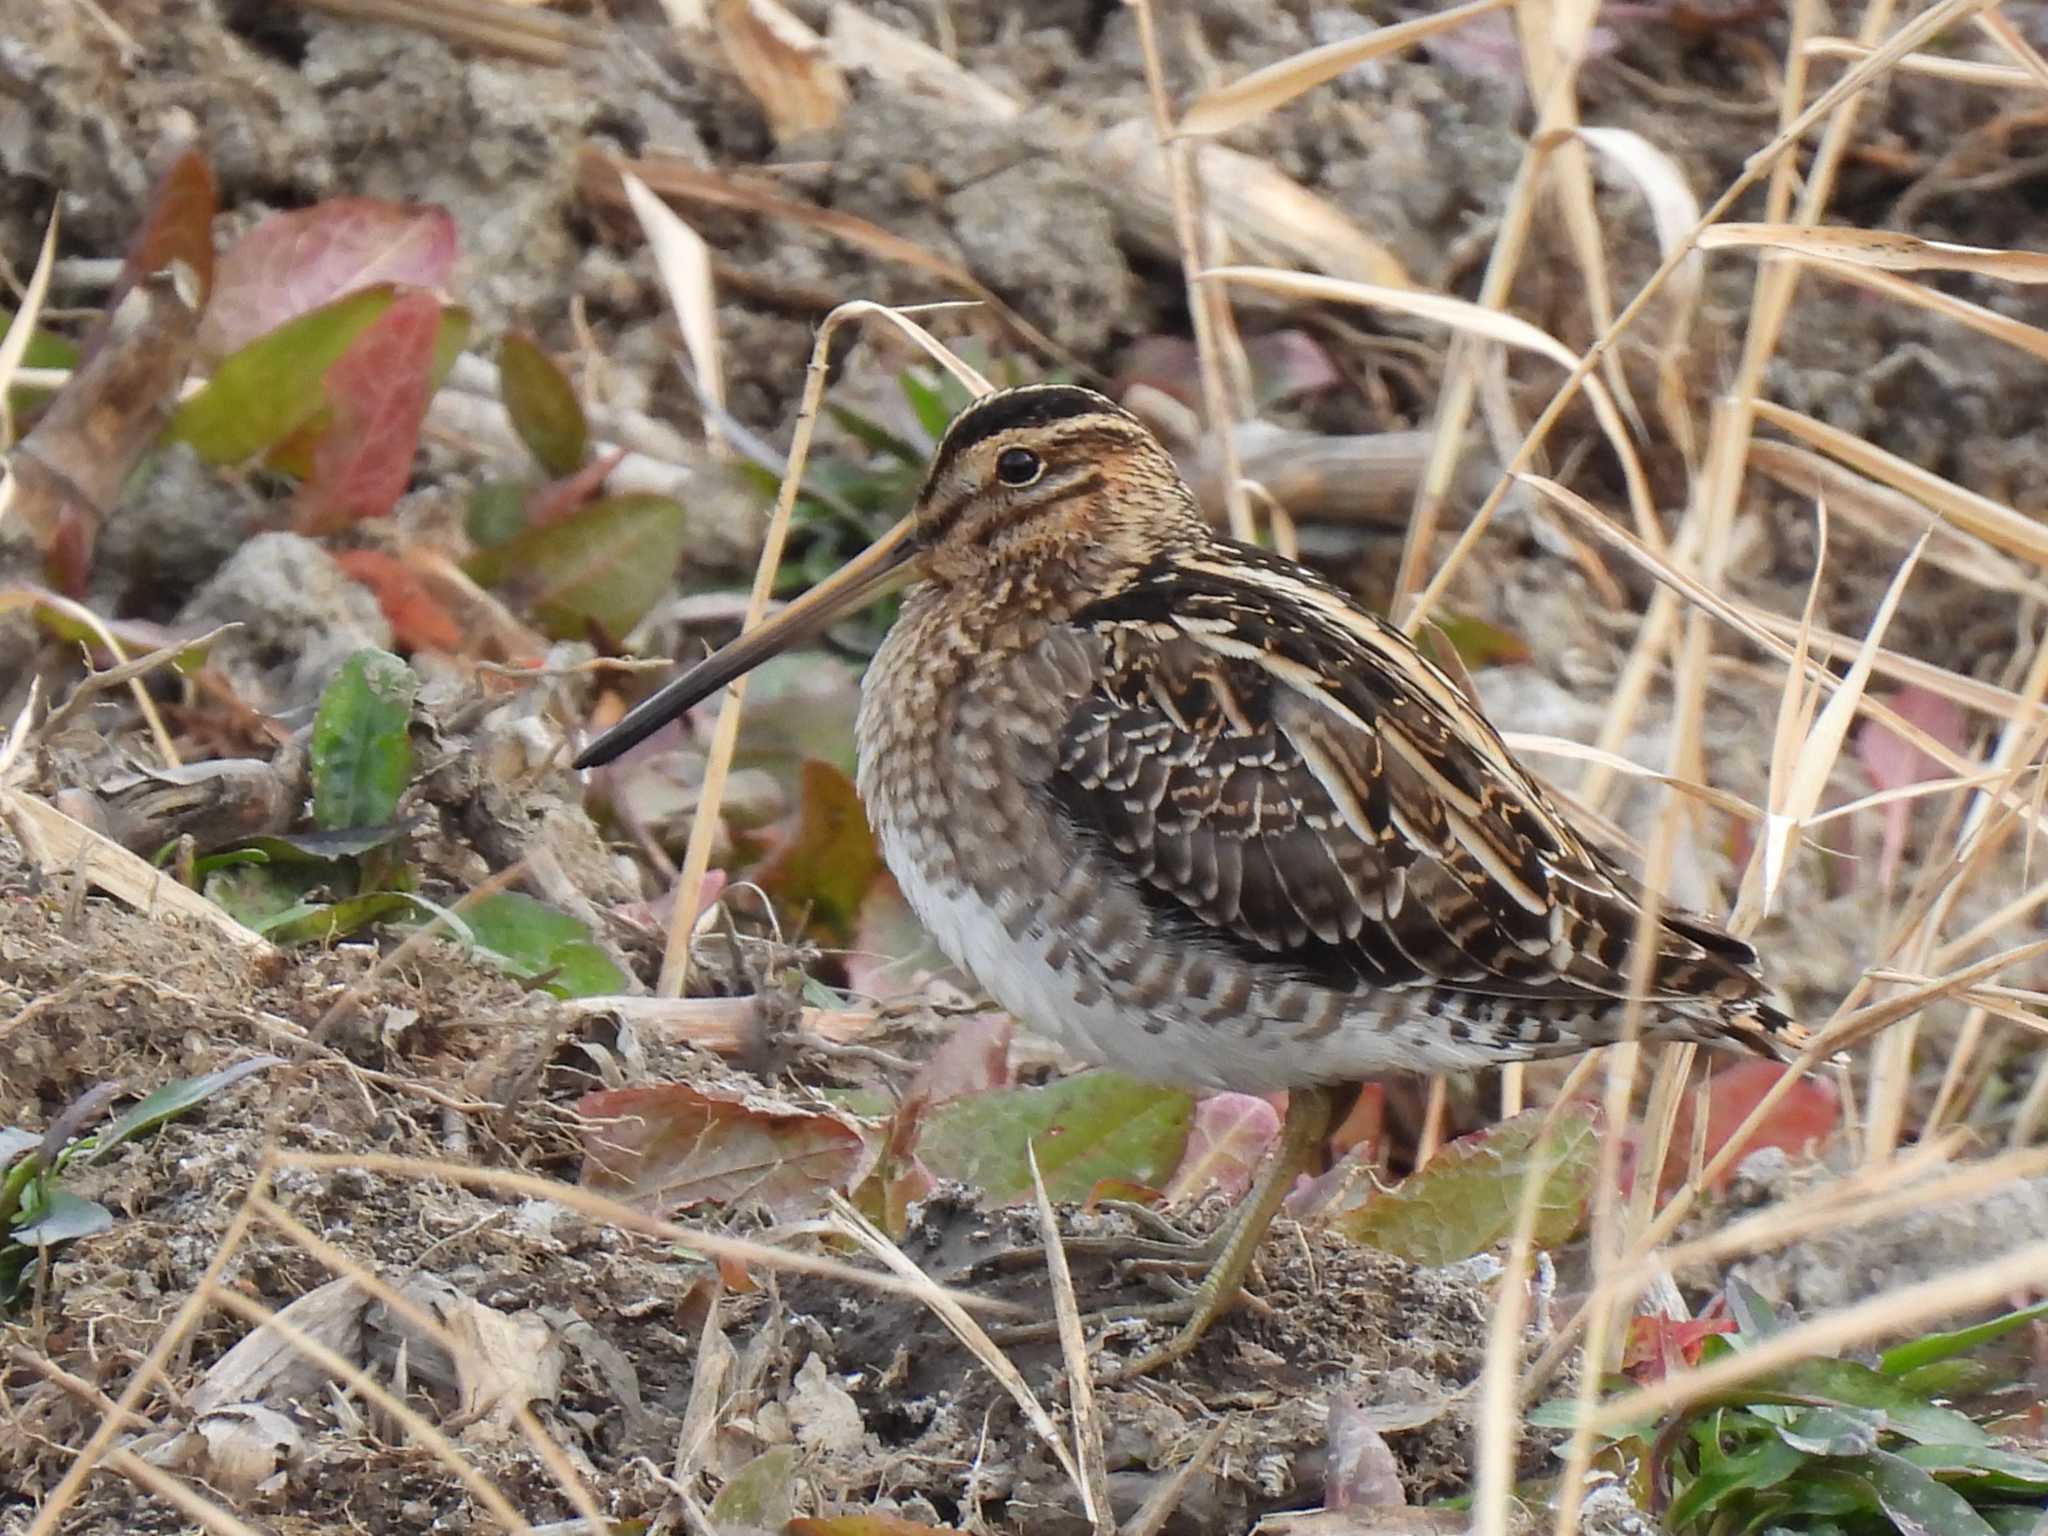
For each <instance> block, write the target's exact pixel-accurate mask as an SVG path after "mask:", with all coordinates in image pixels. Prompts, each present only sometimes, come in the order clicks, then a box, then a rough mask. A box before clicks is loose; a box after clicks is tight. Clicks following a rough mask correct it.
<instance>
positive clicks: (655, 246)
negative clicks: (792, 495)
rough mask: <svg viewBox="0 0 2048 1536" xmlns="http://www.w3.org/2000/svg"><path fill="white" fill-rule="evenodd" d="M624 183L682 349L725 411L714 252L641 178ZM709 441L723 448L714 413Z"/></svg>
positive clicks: (624, 178) (709, 417) (708, 419)
mask: <svg viewBox="0 0 2048 1536" xmlns="http://www.w3.org/2000/svg"><path fill="white" fill-rule="evenodd" d="M619 181H620V184H621V185H623V186H624V187H625V189H626V201H627V202H629V203H630V204H632V206H633V213H634V216H635V217H636V218H638V219H639V220H640V228H641V230H642V231H643V232H644V233H645V234H646V236H647V244H648V246H649V247H650V248H651V249H652V250H653V252H654V266H655V270H656V271H658V272H660V273H661V281H662V286H663V287H665V288H666V289H667V290H668V302H669V306H670V308H672V309H673V310H674V311H675V315H676V323H677V324H678V325H679V326H681V327H682V332H683V346H684V347H685V348H686V349H687V350H688V351H689V354H690V365H691V367H692V368H694V369H695V371H696V374H697V383H698V385H699V387H700V388H702V389H703V391H704V393H705V394H706V395H707V396H708V397H709V398H710V400H711V403H712V404H713V405H715V406H717V407H718V409H719V410H720V411H723V410H724V409H725V364H724V361H723V359H722V358H721V357H720V354H719V349H718V297H717V294H716V293H715V292H714V290H713V288H712V286H711V248H710V247H709V246H707V245H705V243H704V237H703V236H702V235H700V234H698V233H697V231H695V230H694V229H692V228H690V226H689V225H687V224H685V223H684V222H683V221H682V219H681V218H679V217H678V216H677V214H676V211H675V210H674V209H673V208H671V207H669V205H668V204H667V203H664V202H663V201H662V200H661V199H660V198H658V197H656V196H655V195H654V193H653V191H652V190H651V189H649V187H648V185H647V183H646V182H644V181H642V180H641V179H640V178H639V177H638V176H635V175H634V174H633V173H632V172H631V171H621V172H620V173H619ZM704 435H705V436H706V437H707V438H708V439H709V440H710V442H711V444H712V446H713V447H714V448H715V447H717V446H718V445H719V443H720V437H719V432H718V427H717V425H716V422H715V416H714V413H711V412H706V413H705V421H704Z"/></svg>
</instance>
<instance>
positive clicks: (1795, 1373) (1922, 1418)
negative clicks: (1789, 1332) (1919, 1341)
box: [1754, 1360, 1991, 1445]
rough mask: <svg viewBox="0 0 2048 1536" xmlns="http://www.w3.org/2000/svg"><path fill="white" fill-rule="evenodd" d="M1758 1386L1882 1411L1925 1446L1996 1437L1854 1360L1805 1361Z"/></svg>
mask: <svg viewBox="0 0 2048 1536" xmlns="http://www.w3.org/2000/svg"><path fill="white" fill-rule="evenodd" d="M1754 1385H1755V1386H1757V1387H1758V1388H1762V1389H1765V1390H1769V1391H1774V1392H1790V1393H1796V1394H1798V1395H1799V1396H1801V1397H1817V1398H1821V1399H1823V1400H1824V1401H1826V1402H1829V1403H1834V1404H1839V1405H1843V1406H1846V1407H1850V1408H1878V1409H1882V1410H1883V1411H1884V1414H1885V1417H1886V1419H1887V1420H1888V1421H1889V1423H1888V1424H1887V1426H1886V1427H1887V1428H1890V1429H1893V1430H1896V1431H1897V1432H1898V1433H1899V1434H1902V1435H1904V1436H1905V1437H1906V1438H1907V1439H1909V1440H1917V1441H1919V1442H1920V1443H1921V1444H1923V1445H1942V1444H1953V1445H1988V1444H1989V1443H1990V1439H1991V1437H1990V1436H1989V1435H1987V1434H1986V1433H1985V1432H1984V1431H1983V1430H1982V1429H1981V1428H1979V1427H1978V1426H1977V1424H1975V1423H1974V1422H1973V1421H1972V1420H1970V1419H1969V1418H1967V1417H1966V1416H1964V1415H1963V1414H1960V1413H1957V1412H1956V1411H1955V1410H1954V1409H1953V1408H1941V1407H1937V1406H1936V1405H1935V1404H1933V1403H1930V1402H1927V1401H1926V1400H1925V1399H1923V1398H1918V1397H1915V1396H1914V1395H1913V1394H1912V1393H1910V1392H1908V1391H1907V1390H1906V1389H1905V1388H1904V1387H1902V1386H1900V1385H1899V1384H1898V1383H1897V1382H1896V1381H1893V1380H1892V1379H1891V1378H1890V1377H1888V1376H1880V1375H1879V1374H1878V1373H1877V1372H1876V1371H1873V1370H1872V1369H1871V1368H1870V1367H1869V1366H1867V1365H1858V1364H1857V1363H1856V1362H1855V1361H1853V1360H1801V1361H1799V1362H1797V1363H1796V1364H1793V1365H1788V1366H1786V1367H1785V1368H1784V1369H1783V1370H1781V1371H1773V1372H1770V1373H1769V1374H1768V1375H1765V1376H1762V1377H1759V1378H1758V1379H1757V1380H1756V1382H1755V1383H1754Z"/></svg>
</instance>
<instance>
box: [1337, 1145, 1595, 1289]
mask: <svg viewBox="0 0 2048 1536" xmlns="http://www.w3.org/2000/svg"><path fill="white" fill-rule="evenodd" d="M1546 1113H1547V1111H1545V1110H1540V1109H1532V1110H1527V1111H1525V1112H1523V1113H1522V1114H1519V1115H1516V1116H1514V1117H1513V1118H1512V1119H1508V1120H1503V1121H1501V1122H1500V1123H1498V1124H1497V1125H1494V1126H1491V1127H1489V1128H1488V1129H1486V1130H1484V1131H1478V1132H1475V1133H1473V1134H1472V1135H1470V1136H1463V1137H1460V1138H1459V1139H1458V1140H1456V1141H1454V1142H1451V1143H1450V1144H1449V1145H1448V1146H1446V1147H1444V1148H1443V1150H1442V1151H1440V1152H1438V1153H1437V1155H1436V1156H1435V1157H1433V1158H1431V1159H1430V1160H1429V1162H1428V1163H1427V1164H1425V1165H1424V1166H1423V1167H1422V1168H1420V1169H1418V1170H1417V1171H1416V1172H1414V1173H1412V1174H1410V1175H1409V1176H1408V1177H1407V1178H1406V1179H1404V1180H1402V1181H1401V1183H1400V1184H1399V1185H1397V1186H1396V1187H1395V1188H1393V1189H1390V1190H1377V1191H1374V1192H1373V1193H1372V1194H1370V1195H1368V1196H1367V1197H1366V1199H1365V1202H1364V1203H1363V1204H1362V1205H1359V1206H1357V1207H1356V1208H1354V1209H1352V1210H1348V1211H1345V1212H1342V1213H1341V1214H1339V1215H1337V1216H1335V1217H1333V1218H1331V1222H1330V1225H1331V1226H1332V1227H1334V1228H1335V1229H1336V1230H1337V1231H1339V1232H1341V1233H1343V1234H1344V1235H1345V1236H1346V1237H1349V1238H1351V1239H1353V1240H1354V1241H1356V1242H1361V1243H1365V1244H1367V1245H1368V1246H1370V1247H1374V1248H1378V1249H1380V1250H1381V1251H1382V1252H1385V1253H1391V1254H1395V1255H1397V1256H1399V1257H1401V1258H1404V1259H1407V1260H1408V1261H1409V1262H1410V1263H1414V1264H1431V1265H1434V1264H1453V1263H1456V1262H1457V1261H1458V1260H1460V1259H1468V1258H1470V1257H1472V1255H1474V1254H1475V1253H1483V1252H1485V1251H1486V1250H1487V1249H1488V1248H1491V1247H1493V1246H1494V1245H1495V1244H1496V1243H1500V1242H1503V1241H1506V1240H1507V1239H1508V1238H1509V1237H1510V1235H1511V1234H1512V1233H1513V1231H1514V1225H1515V1216H1516V1213H1517V1211H1518V1209H1519V1207H1520V1202H1521V1199H1522V1185H1523V1181H1524V1180H1525V1179H1527V1178H1529V1177H1530V1176H1532V1175H1535V1176H1538V1177H1541V1178H1542V1180H1543V1184H1542V1193H1541V1194H1540V1195H1538V1197H1537V1200H1538V1206H1537V1217H1536V1229H1535V1240H1536V1242H1537V1244H1538V1245H1539V1246H1542V1247H1554V1246H1555V1245H1557V1244H1559V1243H1562V1242H1565V1241H1567V1240H1569V1239H1570V1238H1571V1236H1572V1234H1573V1233H1575V1232H1577V1231H1578V1229H1579V1223H1580V1222H1581V1220H1583V1218H1584V1216H1585V1211H1586V1202H1587V1200H1588V1198H1589V1197H1590V1196H1591V1194H1592V1189H1593V1171H1594V1165H1595V1162H1596V1161H1597V1159H1598V1156H1599V1138H1598V1137H1597V1135H1596V1134H1595V1130H1594V1120H1593V1115H1592V1113H1591V1112H1590V1111H1588V1110H1584V1109H1580V1108H1566V1109H1564V1110H1562V1111H1560V1112H1559V1114H1558V1116H1557V1120H1556V1123H1555V1125H1554V1126H1553V1127H1552V1129H1551V1132H1550V1135H1549V1136H1548V1137H1545V1136H1544V1135H1543V1123H1544V1117H1545V1115H1546ZM1539 1142H1540V1143H1541V1144H1540V1145H1539Z"/></svg>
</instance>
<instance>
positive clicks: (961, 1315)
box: [832, 1195, 1088, 1503]
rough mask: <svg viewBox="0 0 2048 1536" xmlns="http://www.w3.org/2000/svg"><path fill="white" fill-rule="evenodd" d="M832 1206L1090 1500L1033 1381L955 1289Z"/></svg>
mask: <svg viewBox="0 0 2048 1536" xmlns="http://www.w3.org/2000/svg"><path fill="white" fill-rule="evenodd" d="M832 1205H833V1209H834V1211H835V1212H836V1213H837V1215H838V1218H839V1222H838V1225H839V1228H840V1230H841V1231H843V1232H844V1233H845V1234H846V1235H847V1236H848V1237H850V1238H852V1239H853V1240H854V1241H855V1242H856V1243H858V1244H860V1246H861V1247H863V1248H865V1249H866V1250H867V1251H868V1252H869V1253H871V1254H873V1255H874V1256H875V1257H876V1258H878V1259H880V1260H881V1261H882V1262H883V1263H884V1264H886V1265H887V1266H888V1267H889V1269H890V1270H891V1271H892V1272H894V1273H895V1274H896V1275H897V1276H899V1277H900V1278H901V1283H902V1287H903V1290H904V1291H905V1293H906V1294H908V1295H911V1296H914V1297H915V1298H916V1299H917V1300H919V1301H922V1302H923V1303H924V1304H925V1305H926V1306H927V1307H929V1308H931V1311H932V1315H933V1316H935V1317H936V1318H938V1320H939V1321H940V1322H942V1323H944V1324H945V1325H946V1327H947V1328H948V1329H949V1330H951V1332H952V1334H953V1336H954V1337H955V1338H957V1339H958V1340H959V1341H960V1342H961V1343H962V1344H965V1345H966V1346H967V1347H968V1349H969V1350H971V1351H972V1352H973V1354H974V1357H975V1359H977V1360H979V1361H980V1362H981V1363H982V1364H983V1365H985V1366H987V1367H988V1370H989V1374H990V1375H992V1376H994V1377H995V1379H996V1381H997V1382H998V1383H999V1384H1000V1385H1001V1386H1002V1389H1003V1390H1004V1391H1005V1392H1007V1393H1009V1394H1010V1400H1011V1401H1012V1402H1014V1403H1015V1404H1016V1405H1017V1407H1018V1409H1019V1410H1021V1411H1022V1413H1023V1415H1024V1419H1025V1422H1026V1423H1028V1424H1030V1426H1031V1427H1032V1429H1033V1430H1034V1431H1036V1432H1037V1434H1038V1437H1039V1438H1040V1439H1041V1440H1043V1441H1044V1442H1045V1444H1046V1447H1047V1449H1049V1450H1050V1451H1051V1452H1052V1454H1053V1459H1054V1460H1055V1461H1057V1462H1058V1463H1059V1464H1060V1470H1061V1471H1063V1472H1065V1473H1066V1474H1067V1476H1068V1478H1069V1479H1071V1480H1072V1482H1073V1484H1074V1489H1075V1491H1076V1492H1077V1493H1079V1494H1080V1496H1081V1498H1082V1501H1083V1502H1084V1503H1085V1502H1086V1501H1087V1498H1088V1484H1087V1480H1086V1479H1085V1478H1083V1477H1082V1475H1081V1469H1080V1468H1079V1467H1077V1466H1075V1465H1074V1458H1073V1456H1072V1455H1071V1454H1070V1453H1069V1452H1068V1450H1067V1443H1066V1441H1064V1440H1062V1439H1061V1438H1060V1432H1059V1426H1058V1425H1056V1424H1054V1423H1053V1421H1052V1415H1051V1414H1049V1413H1047V1412H1046V1411H1045V1405H1044V1404H1043V1403H1041V1402H1039V1400H1038V1394H1037V1393H1035V1392H1033V1391H1032V1390H1031V1384H1030V1383H1029V1382H1027V1381H1026V1380H1025V1379H1024V1376H1023V1373H1022V1372H1020V1371H1019V1370H1018V1369H1017V1367H1016V1366H1015V1365H1013V1364H1012V1363H1011V1361H1010V1357H1009V1356H1008V1355H1006V1354H1004V1353H1003V1352H1002V1351H1001V1350H1000V1349H998V1348H996V1342H995V1340H994V1339H991V1338H990V1337H989V1336H988V1331H987V1330H986V1329H985V1328H983V1327H982V1326H981V1324H979V1323H977V1322H976V1321H975V1320H974V1319H973V1318H972V1317H970V1316H969V1315H968V1314H967V1313H966V1312H965V1311H964V1310H962V1308H961V1306H960V1304H959V1302H958V1301H956V1300H954V1298H953V1295H952V1293H951V1292H949V1291H947V1290H945V1289H944V1288H943V1287H941V1286H939V1285H938V1284H937V1283H935V1282H934V1281H933V1280H932V1278H931V1277H930V1276H929V1275H927V1274H926V1273H925V1272H924V1271H923V1270H921V1269H919V1268H918V1267H917V1266H916V1265H915V1264H913V1263H911V1262H910V1257H909V1255H908V1254H906V1253H904V1251H903V1250H902V1249H901V1248H898V1247H897V1246H896V1245H895V1244H894V1243H892V1242H890V1241H889V1239H888V1237H887V1236H885V1235H884V1234H883V1233H882V1232H881V1231H879V1230H878V1229H877V1228H876V1227H875V1225H874V1224H873V1223H872V1222H870V1221H869V1220H868V1219H867V1218H866V1217H865V1216H863V1215H861V1213H860V1212H859V1211H857V1210H855V1209H854V1208H853V1207H852V1206H851V1205H849V1204H848V1203H847V1202H846V1201H845V1200H844V1199H842V1198H841V1197H839V1196H838V1195H834V1196H833V1197H832Z"/></svg>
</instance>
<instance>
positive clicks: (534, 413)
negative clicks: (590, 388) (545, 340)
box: [498, 331, 590, 476]
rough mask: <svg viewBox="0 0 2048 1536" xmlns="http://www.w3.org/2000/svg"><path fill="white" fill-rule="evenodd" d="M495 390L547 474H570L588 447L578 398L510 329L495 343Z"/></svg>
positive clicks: (527, 340) (550, 363)
mask: <svg viewBox="0 0 2048 1536" xmlns="http://www.w3.org/2000/svg"><path fill="white" fill-rule="evenodd" d="M498 394H499V396H500V397H501V398H502V399H503V400H504V402H505V412H506V414H507V415H509V416H510V417H511V418H512V430H513V431H515V432H517V433H518V434H519V440H520V441H521V442H522V443H524V444H526V448H527V451H528V452H529V453H531V454H532V455H533V456H534V458H535V460H536V461H538V462H539V464H540V467H541V468H542V469H544V470H546V471H547V472H548V473H549V474H550V475H556V476H560V475H573V474H575V473H576V471H577V470H578V469H580V468H582V466H583V460H584V458H585V457H586V456H587V455H588V454H589V452H590V423H589V421H588V420H587V419H585V417H584V414H583V402H582V401H580V400H578V399H577V398H576V390H575V386H573V385H572V384H570V382H569V380H568V378H567V376H566V375H564V374H563V372H562V370H561V369H559V368H557V367H556V366H555V361H554V359H553V358H551V357H549V356H548V355H547V353H545V352H543V351H541V349H540V347H539V345H538V344H537V343H535V341H534V339H533V338H532V337H531V336H528V335H526V334H525V333H524V332H523V331H514V332H512V333H511V334H510V335H508V336H507V337H506V338H505V339H504V341H503V342H502V343H500V344H499V347H498Z"/></svg>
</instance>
